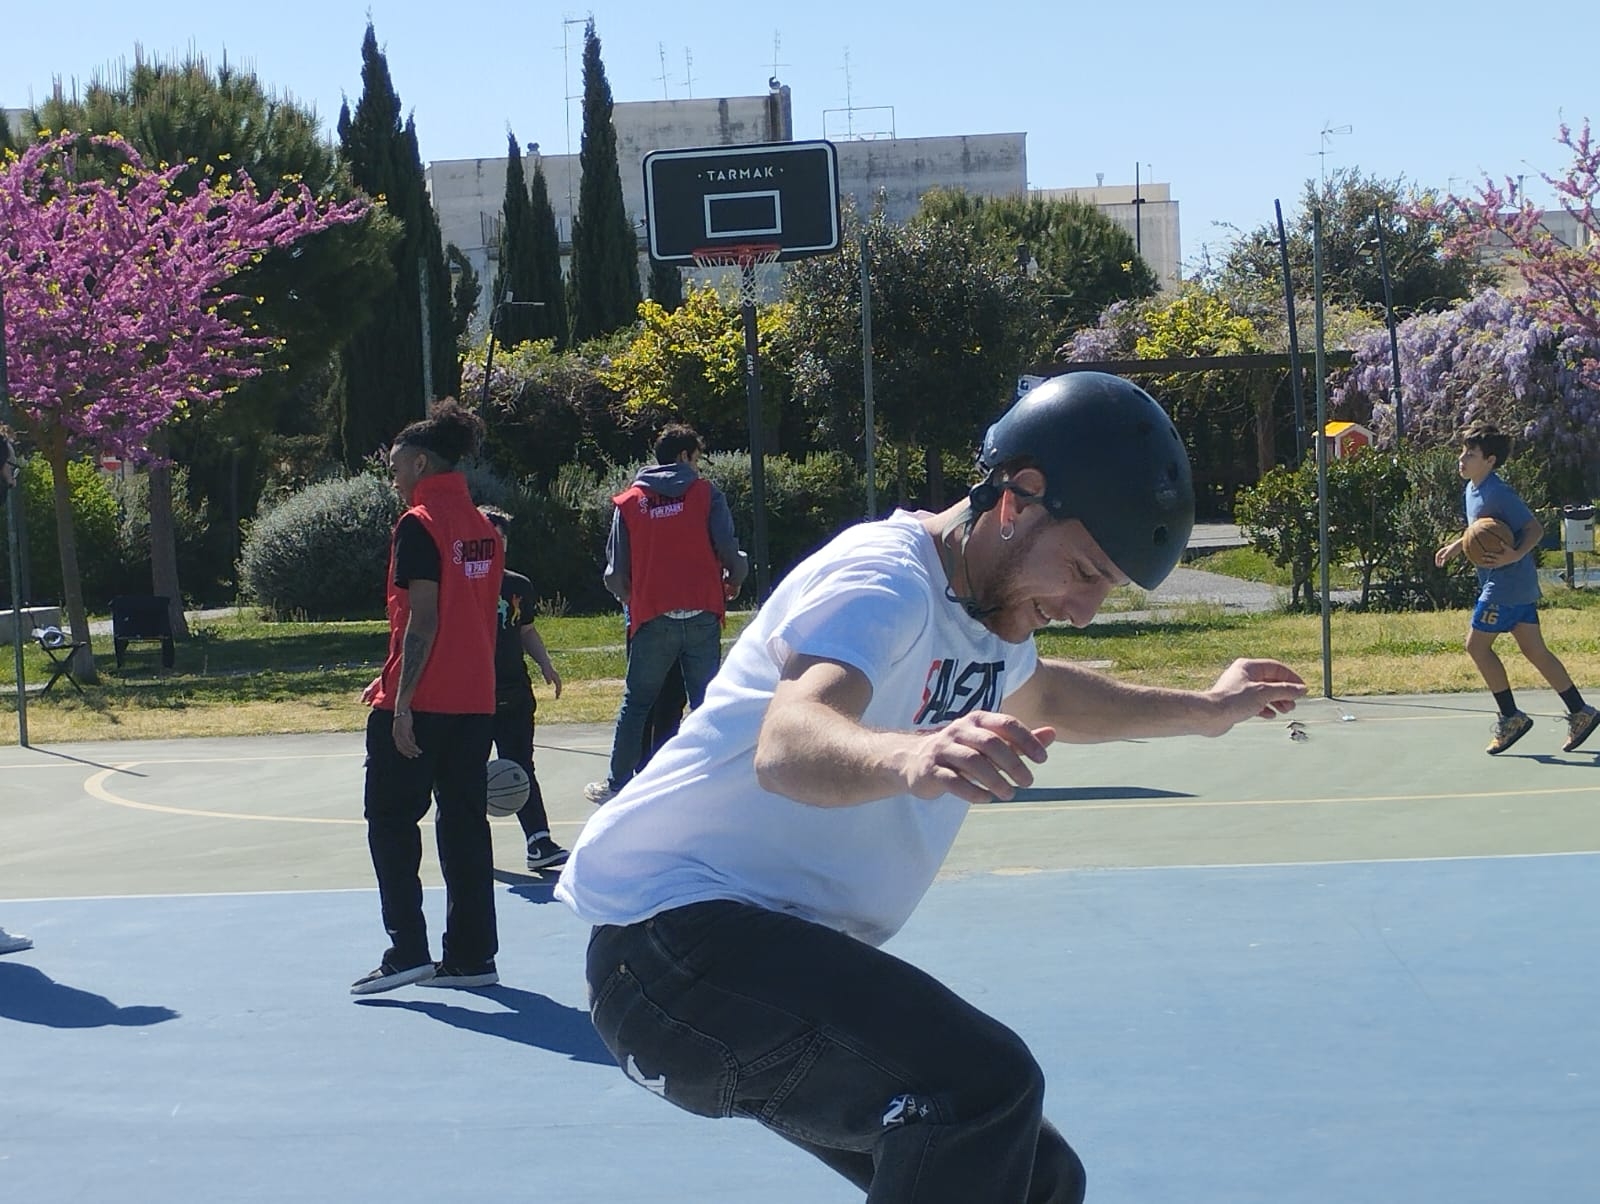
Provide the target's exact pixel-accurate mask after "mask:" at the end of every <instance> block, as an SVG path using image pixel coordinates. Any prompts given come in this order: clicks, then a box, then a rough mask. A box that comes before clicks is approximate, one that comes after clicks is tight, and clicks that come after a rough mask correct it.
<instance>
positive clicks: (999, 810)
mask: <svg viewBox="0 0 1600 1204" xmlns="http://www.w3.org/2000/svg"><path fill="white" fill-rule="evenodd" d="M1597 792H1600V787H1596V786H1553V787H1550V788H1549V789H1545V790H1484V791H1473V792H1467V793H1452V794H1367V795H1329V796H1327V797H1325V798H1236V799H1197V798H1189V799H1157V800H1133V799H1128V800H1126V801H1123V802H1108V803H1042V802H1041V803H1034V802H1020V803H985V804H980V805H979V806H976V807H974V808H973V809H972V810H973V812H974V813H976V814H979V815H986V814H1011V813H1015V814H1018V815H1023V814H1028V813H1030V812H1038V811H1154V810H1177V809H1181V808H1184V807H1305V806H1311V805H1314V804H1321V803H1430V802H1455V801H1458V800H1462V799H1475V798H1533V797H1536V796H1539V795H1547V794H1551V795H1553V794H1594V793H1597Z"/></svg>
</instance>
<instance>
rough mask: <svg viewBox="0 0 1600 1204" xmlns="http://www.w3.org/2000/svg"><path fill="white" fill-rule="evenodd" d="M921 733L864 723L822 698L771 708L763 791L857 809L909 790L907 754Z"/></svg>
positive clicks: (759, 769) (759, 751)
mask: <svg viewBox="0 0 1600 1204" xmlns="http://www.w3.org/2000/svg"><path fill="white" fill-rule="evenodd" d="M916 740H917V736H916V735H915V734H914V733H911V732H887V731H878V730H875V729H872V728H867V727H863V726H862V725H861V724H860V723H858V722H856V721H855V720H853V719H851V718H850V717H848V716H846V715H842V714H840V713H839V712H838V711H836V710H834V709H833V708H832V707H829V706H827V705H826V704H824V703H820V702H810V701H807V702H794V703H790V704H789V705H787V706H785V707H783V709H782V710H781V712H780V711H778V710H776V709H775V708H774V709H769V710H768V712H767V719H766V721H765V722H764V723H763V724H762V727H761V736H760V739H759V740H758V741H757V744H756V757H755V767H756V781H757V782H759V783H760V784H761V788H762V789H763V790H770V791H772V792H773V793H774V794H781V795H784V796H786V797H788V798H792V799H794V800H795V801H796V802H801V803H809V804H811V805H812V806H814V807H853V806H855V805H857V804H859V803H868V802H871V801H873V800H874V799H880V798H889V797H891V796H892V795H896V794H903V793H905V790H906V775H905V770H904V763H905V757H906V756H907V754H908V753H909V752H910V750H911V747H912V745H913V744H914V742H915V741H916Z"/></svg>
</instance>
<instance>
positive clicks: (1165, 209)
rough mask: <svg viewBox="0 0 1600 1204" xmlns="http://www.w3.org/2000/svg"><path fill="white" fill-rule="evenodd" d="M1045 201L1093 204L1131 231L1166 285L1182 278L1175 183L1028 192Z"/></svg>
mask: <svg viewBox="0 0 1600 1204" xmlns="http://www.w3.org/2000/svg"><path fill="white" fill-rule="evenodd" d="M1028 195H1029V196H1031V197H1038V198H1039V199H1040V200H1046V201H1064V200H1077V201H1083V202H1084V203H1086V204H1089V205H1093V206H1095V207H1096V208H1097V209H1099V210H1100V212H1101V213H1103V214H1105V215H1106V216H1107V217H1108V218H1110V219H1111V220H1112V221H1114V222H1115V223H1116V224H1117V225H1119V226H1121V227H1122V228H1123V229H1124V230H1126V231H1127V232H1128V237H1130V238H1132V239H1134V241H1135V244H1136V245H1137V246H1138V248H1139V253H1140V254H1141V255H1142V256H1143V257H1144V261H1145V262H1146V263H1147V264H1149V265H1150V270H1151V271H1152V272H1154V273H1155V274H1156V279H1157V280H1159V281H1160V282H1161V287H1162V288H1164V289H1168V288H1176V287H1177V286H1178V284H1179V283H1180V282H1181V281H1182V279H1183V261H1182V260H1183V243H1182V240H1181V237H1180V234H1179V230H1178V202H1177V201H1175V200H1173V199H1172V186H1171V185H1170V184H1158V183H1155V182H1153V181H1146V182H1144V183H1142V184H1140V185H1139V186H1138V187H1137V189H1135V187H1134V185H1132V184H1101V185H1097V186H1096V187H1094V188H1036V189H1034V190H1033V191H1031V192H1030V193H1029V194H1028Z"/></svg>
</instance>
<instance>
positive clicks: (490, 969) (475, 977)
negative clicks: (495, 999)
mask: <svg viewBox="0 0 1600 1204" xmlns="http://www.w3.org/2000/svg"><path fill="white" fill-rule="evenodd" d="M499 981H500V974H499V971H497V970H496V969H495V968H494V958H492V957H491V958H490V959H489V960H488V961H486V962H479V963H478V964H477V965H476V966H452V965H448V964H447V963H445V962H434V963H433V976H432V977H431V978H429V979H428V980H427V981H426V982H424V983H423V984H422V985H423V986H425V987H492V986H494V984H495V983H497V982H499Z"/></svg>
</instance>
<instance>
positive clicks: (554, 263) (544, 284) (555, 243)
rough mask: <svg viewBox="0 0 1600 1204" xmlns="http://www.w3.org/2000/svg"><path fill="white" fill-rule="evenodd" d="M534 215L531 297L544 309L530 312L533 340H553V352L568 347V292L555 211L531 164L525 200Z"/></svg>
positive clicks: (537, 167) (539, 171) (536, 163)
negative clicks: (530, 184)
mask: <svg viewBox="0 0 1600 1204" xmlns="http://www.w3.org/2000/svg"><path fill="white" fill-rule="evenodd" d="M528 203H529V207H530V208H531V210H532V212H533V223H532V229H533V238H534V252H533V262H534V275H535V277H536V279H537V281H538V286H537V291H536V292H535V293H534V294H533V295H534V297H535V298H536V299H537V300H540V301H543V302H544V308H543V309H535V310H530V311H529V312H530V313H531V314H532V315H533V320H534V323H535V327H534V335H533V337H534V338H536V339H554V340H555V342H556V350H557V351H560V350H562V349H563V348H565V347H566V345H567V290H566V283H565V282H564V281H563V280H562V279H561V235H560V234H559V233H557V231H556V211H555V209H554V208H552V207H551V204H550V188H549V185H548V184H547V183H546V181H545V178H544V164H543V162H542V161H541V160H540V159H539V157H538V156H537V155H535V156H534V160H533V187H532V189H531V190H530V195H529V198H528Z"/></svg>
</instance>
